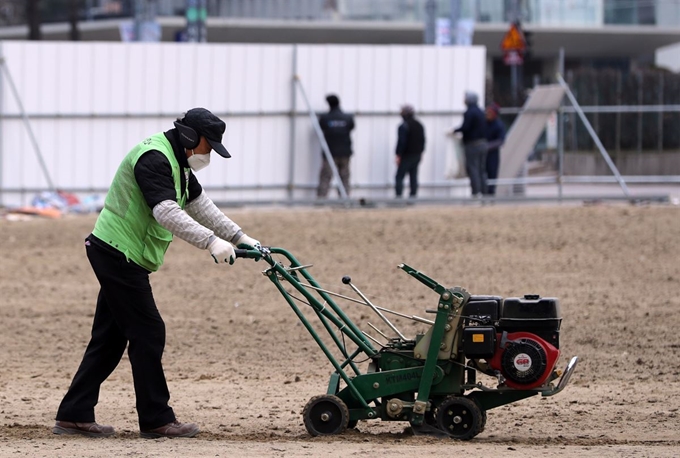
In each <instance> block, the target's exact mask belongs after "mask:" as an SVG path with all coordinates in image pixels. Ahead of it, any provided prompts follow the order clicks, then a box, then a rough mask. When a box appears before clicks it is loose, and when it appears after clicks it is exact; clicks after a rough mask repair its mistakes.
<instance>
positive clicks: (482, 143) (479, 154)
mask: <svg viewBox="0 0 680 458" xmlns="http://www.w3.org/2000/svg"><path fill="white" fill-rule="evenodd" d="M477 100H478V98H477V94H475V93H473V92H466V93H465V105H467V109H466V110H465V113H464V114H463V124H462V125H461V126H460V127H459V128H457V129H455V130H454V132H460V133H462V134H463V146H464V148H465V170H466V171H467V174H468V177H469V178H470V187H471V188H472V196H473V197H479V195H480V194H486V150H487V143H486V117H485V115H484V112H483V111H482V109H481V108H479V106H478V105H477Z"/></svg>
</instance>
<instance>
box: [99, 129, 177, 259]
mask: <svg viewBox="0 0 680 458" xmlns="http://www.w3.org/2000/svg"><path fill="white" fill-rule="evenodd" d="M150 150H157V151H160V152H161V153H163V154H165V156H166V157H167V158H168V161H170V166H171V167H172V178H173V179H174V181H175V193H176V196H177V203H178V204H179V206H180V208H182V209H183V208H184V204H185V203H186V196H187V193H188V184H189V180H188V177H187V179H186V180H185V181H186V188H185V190H184V191H185V192H184V193H182V192H180V191H181V189H180V186H181V180H180V173H185V174H186V175H188V173H189V169H188V168H185V169H184V170H182V167H180V165H179V163H178V162H177V158H176V157H175V154H174V152H173V150H172V145H171V144H170V142H169V141H168V139H167V138H166V137H165V134H163V133H162V132H161V133H158V134H155V135H153V136H151V137H149V138H147V139H146V140H144V141H142V142H141V143H139V144H138V145H137V146H135V147H134V148H132V150H131V151H130V152H129V153H128V154H127V156H125V158H124V159H123V162H122V163H121V164H120V166H119V167H118V171H117V172H116V176H115V177H114V178H113V182H112V183H111V187H110V189H109V192H108V194H107V195H106V200H105V201H104V208H103V209H102V211H101V213H100V214H99V218H97V222H96V223H95V226H94V230H93V231H92V233H93V234H94V236H95V237H97V238H98V239H100V240H102V241H103V242H106V243H108V244H109V245H111V246H112V247H114V248H115V249H117V250H118V251H120V252H122V253H123V254H125V257H126V258H127V260H128V261H130V260H131V261H133V262H135V263H136V264H139V265H140V266H142V267H144V268H145V269H147V270H149V271H151V272H155V271H157V270H158V268H159V267H160V266H161V265H162V264H163V258H164V256H165V252H166V250H167V249H168V246H169V245H170V242H171V241H172V233H171V232H170V231H168V230H167V229H165V228H164V227H163V226H161V225H160V224H158V222H157V221H156V219H155V218H154V217H153V213H152V209H151V208H149V205H148V204H147V203H146V200H144V196H143V195H142V191H141V190H140V189H139V185H137V180H135V164H137V161H138V160H139V158H140V157H142V154H144V153H146V152H147V151H150Z"/></svg>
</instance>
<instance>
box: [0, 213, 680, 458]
mask: <svg viewBox="0 0 680 458" xmlns="http://www.w3.org/2000/svg"><path fill="white" fill-rule="evenodd" d="M225 213H227V214H228V215H229V216H231V217H232V219H234V220H235V221H236V222H237V223H239V224H240V225H241V226H242V227H243V228H244V230H245V231H246V232H247V233H248V234H249V235H252V236H253V237H256V238H258V239H259V240H261V241H262V242H263V243H264V244H266V245H271V246H278V247H283V248H285V249H287V250H289V251H290V252H292V253H293V254H294V255H295V256H296V257H297V258H298V259H299V260H300V261H301V262H302V263H305V264H307V263H309V264H314V267H312V268H311V269H310V273H312V275H314V277H315V279H316V280H317V281H318V282H319V283H320V284H322V285H323V286H325V287H326V288H328V289H331V290H333V291H337V292H339V293H342V294H346V295H348V296H354V293H353V292H352V291H351V289H349V288H348V287H347V286H345V285H343V284H342V283H341V281H340V280H341V278H342V276H343V275H350V276H351V277H352V280H353V282H354V284H355V285H356V286H357V287H358V288H359V289H360V290H361V291H362V292H363V293H364V294H365V295H366V296H367V297H369V298H370V299H371V300H372V302H373V303H375V304H376V305H379V306H383V307H387V308H389V309H393V310H395V311H398V312H401V313H406V314H409V315H411V314H415V315H420V316H423V315H424V313H425V309H427V308H433V306H436V303H437V299H438V296H437V294H436V293H434V292H433V291H431V290H430V289H428V288H426V287H425V286H424V285H422V284H420V283H419V282H417V281H416V280H415V279H412V278H410V277H409V276H408V275H406V274H405V273H404V272H402V271H401V270H399V269H397V268H396V266H397V265H398V264H400V263H402V262H405V263H407V264H409V265H411V266H413V267H414V268H416V269H418V270H420V271H422V272H423V273H425V274H427V275H428V276H430V277H432V278H433V279H435V280H437V281H438V282H440V283H442V284H444V285H446V286H455V285H459V286H463V287H465V288H466V289H467V290H468V291H470V292H471V293H472V294H493V295H499V296H503V297H511V296H512V297H516V296H522V295H524V294H527V293H535V294H541V295H542V296H550V297H558V298H559V299H560V301H561V311H562V317H563V322H562V328H561V337H560V344H561V345H560V346H561V351H562V356H561V359H560V362H559V363H558V366H559V367H564V366H565V365H566V362H567V361H568V360H569V358H570V357H571V356H573V355H578V356H579V357H580V362H579V365H578V367H577V370H576V373H575V375H574V377H573V378H572V382H571V384H570V385H569V386H568V387H567V388H566V389H565V390H564V391H563V392H562V393H560V394H558V395H556V396H553V397H548V398H542V397H540V396H534V397H532V398H529V399H525V400H523V401H520V402H517V403H514V404H510V405H507V406H504V407H499V408H497V409H492V410H490V411H489V412H488V422H487V425H486V429H485V430H484V432H482V433H481V434H480V435H479V436H477V437H476V438H474V439H473V440H471V441H468V442H457V441H453V440H450V439H442V438H436V437H429V436H421V435H413V434H412V432H411V430H410V428H409V427H408V424H407V423H403V422H381V421H379V420H377V421H362V422H359V425H358V427H357V428H356V429H355V430H350V431H347V432H346V433H345V434H343V435H340V436H333V437H316V438H313V437H311V436H310V435H309V434H308V433H307V431H306V430H305V427H304V425H303V422H302V416H301V414H302V409H303V407H304V405H305V404H306V403H307V401H308V400H309V399H310V397H312V396H314V395H318V394H324V393H325V391H326V387H327V384H328V378H329V375H330V373H331V372H332V367H331V365H330V364H329V363H328V361H327V359H326V358H325V356H324V355H323V354H322V352H321V351H320V350H319V349H318V347H317V346H316V344H315V343H314V341H313V340H312V339H311V337H310V336H309V334H308V333H307V332H306V330H305V329H304V327H303V326H302V325H301V324H300V323H299V321H298V319H297V317H296V316H295V315H294V313H293V312H292V310H291V309H290V307H289V306H288V304H287V303H286V302H285V301H284V299H283V297H282V296H281V295H280V294H279V293H278V291H276V289H275V288H274V286H273V285H272V284H271V282H269V280H268V279H267V278H265V277H263V276H262V274H261V271H262V270H263V269H264V268H265V264H264V263H263V262H259V263H257V262H254V261H252V260H247V259H239V260H238V261H237V262H236V263H235V264H234V265H233V266H227V265H216V264H215V263H214V262H213V261H212V259H211V258H210V256H209V254H208V253H207V252H205V251H200V250H197V249H195V248H193V247H191V246H190V245H188V244H186V243H185V242H183V241H181V240H175V242H174V243H173V244H172V245H171V247H170V249H169V251H168V254H167V256H166V263H165V265H164V266H163V267H162V268H161V269H160V271H159V272H157V273H155V274H153V275H152V276H151V282H152V286H153V288H154V294H155V297H156V301H157V304H158V307H159V310H160V311H161V314H162V315H163V317H164V319H165V322H166V326H167V345H166V350H165V356H164V366H165V370H166V377H167V380H168V384H169V387H170V393H171V395H172V399H171V405H172V406H173V408H174V409H175V412H176V414H177V415H178V417H179V419H180V420H182V421H192V422H196V423H198V424H199V425H200V426H201V429H202V432H201V433H200V434H199V435H198V436H197V437H196V438H193V439H179V440H168V439H158V440H145V439H141V438H139V431H138V426H137V416H136V412H135V398H134V389H133V384H132V377H131V371H130V366H129V362H128V360H127V358H126V357H125V358H124V360H123V361H122V362H121V364H120V365H119V367H118V368H117V369H116V370H115V371H114V373H113V374H112V376H111V377H110V378H109V379H108V380H107V381H106V382H105V383H104V385H103V386H102V391H101V396H100V401H99V404H98V406H97V420H98V421H99V422H100V423H104V424H110V425H113V426H114V427H115V428H116V429H117V434H116V436H113V437H112V438H108V439H87V438H83V437H72V436H68V437H64V436H57V435H54V434H52V432H51V427H52V425H53V423H54V415H55V412H56V409H57V406H58V404H59V402H60V400H61V398H62V396H63V395H64V393H65V392H66V389H67V387H68V384H69V383H70V381H71V377H72V376H73V374H74V372H75V370H76V368H77V366H78V364H79V362H80V359H81V357H82V355H83V352H84V350H85V346H86V344H87V342H88V340H89V333H90V326H91V321H92V318H93V312H94V304H95V298H96V295H97V291H98V283H97V281H96V279H95V277H94V274H93V273H92V271H91V269H90V266H89V263H88V261H87V258H86V256H85V250H84V246H83V239H84V238H85V236H87V234H88V233H89V232H90V230H91V229H92V227H93V225H94V221H95V216H94V215H88V216H77V217H76V216H67V217H64V218H62V219H57V220H44V219H39V220H31V221H21V222H10V221H6V220H0V233H1V234H2V237H0V255H1V256H2V260H1V262H0V348H2V351H0V456H1V457H13V456H31V457H32V456H49V457H72V456H83V457H85V456H87V457H90V456H91V457H95V456H102V457H104V456H106V457H110V456H120V457H123V456H148V457H167V456H183V457H184V456H187V457H188V456H191V457H193V456H242V457H251V456H287V457H302V456H310V457H316V456H360V455H364V454H365V455H368V454H370V455H371V456H388V455H400V456H417V455H421V456H465V457H483V456H501V455H502V456H516V457H519V456H563V457H576V456H579V457H581V456H592V457H643V456H644V457H672V456H680V410H679V409H680V383H678V380H679V379H680V335H679V333H678V328H679V327H680V317H679V315H680V313H679V312H680V294H679V292H680V258H679V253H680V209H679V208H677V207H673V206H664V205H658V206H657V205H654V206H629V205H623V204H617V205H597V206H573V205H572V206H563V207H558V206H545V205H544V206H532V207H529V206H485V207H475V208H473V207H448V206H447V207H444V206H432V207H423V206H412V207H406V208H384V209H366V208H362V209H329V208H314V209H308V208H307V209H299V208H293V209H291V208H283V209H282V208H271V209H261V208H258V209H250V208H242V209H225ZM340 304H341V305H342V306H343V308H344V309H345V310H346V311H347V313H348V314H349V315H350V316H351V317H352V318H353V319H355V320H356V321H357V323H359V324H360V326H361V327H362V329H364V328H365V326H364V324H365V322H366V321H367V320H368V321H371V322H372V323H374V324H377V323H378V322H379V320H378V319H377V317H375V316H374V315H373V314H372V312H371V311H370V310H369V309H368V308H366V307H363V306H361V305H359V304H352V303H344V302H341V303H340ZM391 320H392V321H393V322H394V323H395V324H396V325H397V326H398V327H399V328H400V329H401V330H402V332H404V334H406V335H415V333H416V332H417V331H422V330H423V326H424V325H422V324H419V323H413V322H410V321H407V320H404V319H399V318H396V319H395V318H391ZM382 327H383V328H384V326H382ZM365 330H367V331H370V329H365Z"/></svg>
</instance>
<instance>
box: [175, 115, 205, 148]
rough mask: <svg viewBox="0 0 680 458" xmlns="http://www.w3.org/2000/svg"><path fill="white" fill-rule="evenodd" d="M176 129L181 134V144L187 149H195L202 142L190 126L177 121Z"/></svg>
mask: <svg viewBox="0 0 680 458" xmlns="http://www.w3.org/2000/svg"><path fill="white" fill-rule="evenodd" d="M175 127H176V128H177V131H178V132H179V142H180V143H181V144H182V147H184V148H185V149H194V148H196V147H197V146H198V144H199V143H200V142H201V136H200V135H198V132H196V131H195V130H194V129H192V128H191V127H189V126H185V125H184V124H182V123H180V122H177V121H175Z"/></svg>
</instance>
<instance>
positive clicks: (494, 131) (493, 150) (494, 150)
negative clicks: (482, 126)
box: [486, 103, 505, 196]
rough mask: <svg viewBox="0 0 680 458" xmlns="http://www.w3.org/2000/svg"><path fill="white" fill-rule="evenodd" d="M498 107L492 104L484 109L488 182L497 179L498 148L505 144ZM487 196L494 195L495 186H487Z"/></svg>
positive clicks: (503, 127) (499, 156)
mask: <svg viewBox="0 0 680 458" xmlns="http://www.w3.org/2000/svg"><path fill="white" fill-rule="evenodd" d="M499 110H500V106H498V104H496V103H492V104H490V105H489V106H487V107H486V142H487V152H486V177H487V179H489V180H495V179H496V178H498V167H499V166H500V163H501V155H500V148H501V146H502V145H503V142H505V125H503V121H501V120H500V119H499V118H498V113H499ZM487 195H489V196H494V195H496V185H491V184H489V185H487Z"/></svg>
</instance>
